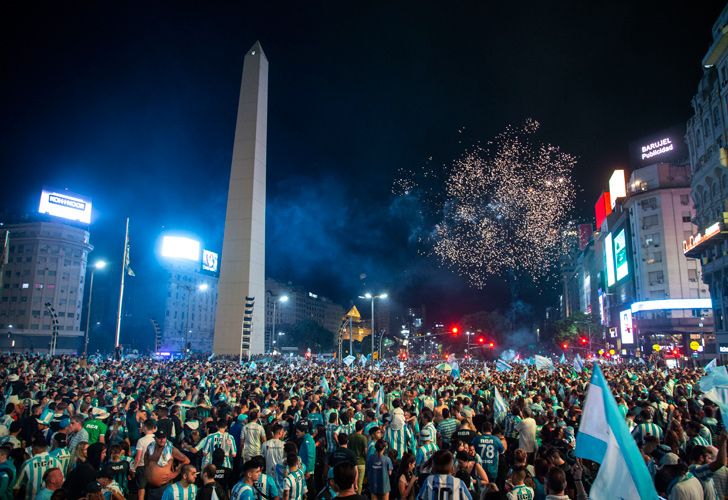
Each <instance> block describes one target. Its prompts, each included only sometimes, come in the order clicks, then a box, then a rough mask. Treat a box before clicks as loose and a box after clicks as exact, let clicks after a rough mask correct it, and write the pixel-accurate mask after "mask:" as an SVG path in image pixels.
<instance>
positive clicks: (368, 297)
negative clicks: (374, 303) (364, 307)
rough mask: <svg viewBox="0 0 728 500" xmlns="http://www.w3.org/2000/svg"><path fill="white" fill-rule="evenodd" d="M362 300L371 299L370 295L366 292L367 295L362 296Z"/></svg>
mask: <svg viewBox="0 0 728 500" xmlns="http://www.w3.org/2000/svg"><path fill="white" fill-rule="evenodd" d="M364 298H365V299H371V298H372V294H371V293H369V292H367V293H365V294H364Z"/></svg>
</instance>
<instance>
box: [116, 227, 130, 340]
mask: <svg viewBox="0 0 728 500" xmlns="http://www.w3.org/2000/svg"><path fill="white" fill-rule="evenodd" d="M128 259H129V217H127V218H126V232H125V233H124V256H123V257H122V259H121V284H120V285H119V309H118V310H117V311H116V343H115V344H114V347H117V348H118V347H119V338H120V336H121V307H122V305H123V304H124V277H125V276H126V266H127V265H128Z"/></svg>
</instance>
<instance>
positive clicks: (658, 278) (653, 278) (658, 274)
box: [647, 271, 665, 286]
mask: <svg viewBox="0 0 728 500" xmlns="http://www.w3.org/2000/svg"><path fill="white" fill-rule="evenodd" d="M647 277H648V279H649V281H650V286H654V285H662V284H663V283H664V282H665V274H664V273H663V272H662V271H650V272H649V273H647Z"/></svg>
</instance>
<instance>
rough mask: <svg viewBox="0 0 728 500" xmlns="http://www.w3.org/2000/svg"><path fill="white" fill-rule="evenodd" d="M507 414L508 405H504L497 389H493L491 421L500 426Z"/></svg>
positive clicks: (503, 400)
mask: <svg viewBox="0 0 728 500" xmlns="http://www.w3.org/2000/svg"><path fill="white" fill-rule="evenodd" d="M507 414H508V404H507V403H506V401H505V399H503V396H501V395H500V392H498V388H497V387H496V388H495V397H494V398H493V421H494V422H495V423H496V424H500V423H501V422H502V421H503V420H504V419H505V418H506V415H507Z"/></svg>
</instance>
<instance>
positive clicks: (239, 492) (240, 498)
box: [162, 480, 256, 500]
mask: <svg viewBox="0 0 728 500" xmlns="http://www.w3.org/2000/svg"><path fill="white" fill-rule="evenodd" d="M162 500H164V499H162ZM230 500H256V497H255V490H254V489H253V487H252V486H251V485H249V484H248V483H246V482H245V480H241V481H240V482H238V483H237V484H236V485H235V486H233V491H231V492H230Z"/></svg>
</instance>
